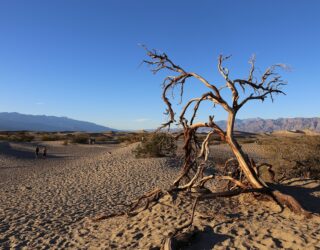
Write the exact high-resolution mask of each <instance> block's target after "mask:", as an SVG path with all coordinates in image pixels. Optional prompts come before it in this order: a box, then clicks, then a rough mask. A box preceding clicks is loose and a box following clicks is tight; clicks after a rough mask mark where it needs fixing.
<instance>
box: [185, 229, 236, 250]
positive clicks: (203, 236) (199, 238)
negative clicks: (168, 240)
mask: <svg viewBox="0 0 320 250" xmlns="http://www.w3.org/2000/svg"><path fill="white" fill-rule="evenodd" d="M227 239H232V236H230V235H227V234H217V233H215V232H214V231H213V229H212V227H210V226H206V227H205V228H204V230H203V231H199V232H197V233H196V234H195V236H194V237H193V239H192V240H191V241H190V245H189V246H187V247H185V248H184V249H186V250H198V249H201V250H202V249H203V250H207V249H208V250H209V249H212V248H213V247H214V245H216V244H217V243H220V242H223V241H225V240H227Z"/></svg>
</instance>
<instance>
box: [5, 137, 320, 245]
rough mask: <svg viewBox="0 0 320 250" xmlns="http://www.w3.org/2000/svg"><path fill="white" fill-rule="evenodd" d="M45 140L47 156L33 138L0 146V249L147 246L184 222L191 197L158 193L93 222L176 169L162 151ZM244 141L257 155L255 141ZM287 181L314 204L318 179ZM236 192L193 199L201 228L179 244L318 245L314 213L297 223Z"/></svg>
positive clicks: (167, 179)
mask: <svg viewBox="0 0 320 250" xmlns="http://www.w3.org/2000/svg"><path fill="white" fill-rule="evenodd" d="M45 145H46V146H47V147H48V152H49V158H48V159H38V160H35V159H34V154H33V150H34V145H33V144H28V143H26V144H21V143H10V144H1V145H0V149H1V150H0V246H1V247H0V248H3V249H11V248H16V249H23V248H25V249H46V248H47V249H48V248H50V249H62V248H67V249H75V248H76V249H88V248H89V249H96V248H98V249H120V248H121V249H157V248H158V247H159V246H160V244H161V241H162V239H163V238H164V237H165V236H166V235H167V234H168V233H170V231H171V230H172V228H173V226H175V225H179V224H181V223H185V222H186V221H187V220H188V218H189V208H190V206H191V203H190V202H191V201H190V200H188V199H182V198H181V197H178V198H177V199H176V200H175V201H172V198H171V197H170V196H165V197H163V198H162V199H161V204H157V205H156V206H154V207H153V208H152V209H151V210H150V211H149V210H147V211H144V212H142V213H140V214H138V215H137V216H135V217H132V218H126V217H120V218H119V217H117V218H112V219H109V220H103V221H101V222H93V221H92V220H91V218H94V217H96V216H98V215H101V214H110V213H113V212H117V211H119V210H121V209H123V208H124V207H123V204H128V203H129V202H130V201H132V200H133V199H135V198H137V197H139V196H140V195H142V194H143V193H145V192H148V191H150V190H151V189H153V188H155V187H160V188H167V187H168V186H169V185H170V184H171V182H172V180H173V178H174V177H175V176H176V174H177V173H178V171H179V169H177V168H176V167H174V166H173V162H172V161H171V160H169V159H165V158H162V159H135V158H134V157H133V155H132V153H131V151H132V149H133V147H135V145H131V146H128V147H122V146H121V145H101V146H100V145H95V146H89V145H82V146H80V145H69V146H62V145H61V143H58V142H55V143H46V144H45ZM214 147H215V148H213V149H215V150H213V155H215V154H216V156H217V155H220V156H221V155H225V156H226V157H227V156H228V154H229V153H228V149H227V148H224V146H222V147H221V146H214ZM246 147H247V148H246ZM246 147H244V149H245V150H247V151H250V152H251V155H253V156H255V157H259V152H260V151H259V150H257V149H256V148H255V147H257V146H255V145H254V144H249V145H248V146H246ZM219 150H220V151H219ZM110 152H111V154H110ZM290 185H291V186H294V187H295V188H296V189H298V190H300V191H301V190H304V191H305V193H300V196H301V195H302V196H303V197H304V198H310V199H313V200H312V201H310V200H309V201H307V202H306V204H307V205H308V206H309V207H307V208H310V209H311V210H313V212H317V208H319V207H320V205H319V206H318V205H317V204H319V198H317V197H319V196H320V195H319V192H320V191H319V186H320V184H319V182H318V181H312V180H310V181H304V182H298V181H292V182H291V184H290ZM292 191H297V190H292ZM306 194H308V195H306ZM246 197H247V196H242V197H240V198H239V199H238V198H233V199H224V200H223V199H219V200H215V201H212V202H211V203H210V204H202V205H201V206H200V207H199V209H197V211H196V219H195V225H196V226H197V227H198V228H199V229H200V230H202V231H203V232H202V233H201V234H199V235H197V236H196V237H195V239H194V241H193V242H192V246H190V247H189V248H188V249H226V246H229V247H231V248H239V249H250V248H251V249H277V248H287V249H316V248H317V247H318V248H320V245H319V238H320V234H319V228H320V221H319V219H318V218H313V219H312V220H309V221H306V220H304V219H303V218H300V217H297V216H295V215H294V214H292V213H290V212H289V211H287V210H284V211H282V212H280V209H279V208H278V207H277V206H275V205H274V204H273V203H270V202H267V203H263V204H266V206H261V204H260V203H261V202H258V201H256V200H254V199H252V198H250V197H247V198H246ZM208 208H209V209H208ZM318 212H319V211H318Z"/></svg>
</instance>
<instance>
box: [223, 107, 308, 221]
mask: <svg viewBox="0 0 320 250" xmlns="http://www.w3.org/2000/svg"><path fill="white" fill-rule="evenodd" d="M234 122H235V113H234V112H229V116H228V123H227V133H226V141H227V143H228V144H229V146H230V147H231V150H232V152H233V153H234V155H235V156H236V158H237V160H238V162H239V165H240V168H241V169H242V171H243V173H244V175H245V176H246V177H247V180H248V181H249V182H250V184H251V185H252V186H253V187H254V188H267V190H269V194H270V195H271V196H272V197H273V198H274V199H275V200H276V201H277V202H278V203H279V204H280V205H282V206H287V207H288V208H289V209H291V210H292V211H294V212H295V213H298V214H303V215H305V216H306V217H310V216H311V213H310V212H308V211H306V210H305V209H304V208H303V207H302V206H301V205H300V203H299V202H298V201H297V200H296V199H295V198H294V197H292V196H291V195H287V194H283V193H281V192H280V191H278V190H273V189H271V188H270V187H268V185H267V184H265V183H264V181H263V180H261V179H260V178H259V177H258V175H257V174H256V172H255V171H254V169H253V168H252V166H251V163H250V160H249V158H248V156H247V155H246V154H245V153H244V152H243V150H242V148H241V146H240V145H239V144H238V142H237V141H236V140H235V138H234V135H233V128H234Z"/></svg>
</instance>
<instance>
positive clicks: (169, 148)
mask: <svg viewBox="0 0 320 250" xmlns="http://www.w3.org/2000/svg"><path fill="white" fill-rule="evenodd" d="M176 150H177V145H176V140H175V139H174V138H173V136H172V135H170V134H167V133H156V134H152V135H151V136H150V137H147V138H144V140H143V141H142V142H141V144H139V145H138V146H137V147H136V148H135V149H134V150H133V153H134V155H135V156H136V157H137V158H141V157H142V158H147V157H164V156H174V155H175V153H176Z"/></svg>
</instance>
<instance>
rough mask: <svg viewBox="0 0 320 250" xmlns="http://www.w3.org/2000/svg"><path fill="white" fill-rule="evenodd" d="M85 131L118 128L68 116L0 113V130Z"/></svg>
mask: <svg viewBox="0 0 320 250" xmlns="http://www.w3.org/2000/svg"><path fill="white" fill-rule="evenodd" d="M19 130H28V131H47V132H51V131H84V132H103V131H116V129H113V128H109V127H105V126H101V125H97V124H95V123H92V122H85V121H78V120H74V119H70V118H67V117H57V116H46V115H24V114H20V113H16V112H13V113H7V112H2V113H0V131H19Z"/></svg>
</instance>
